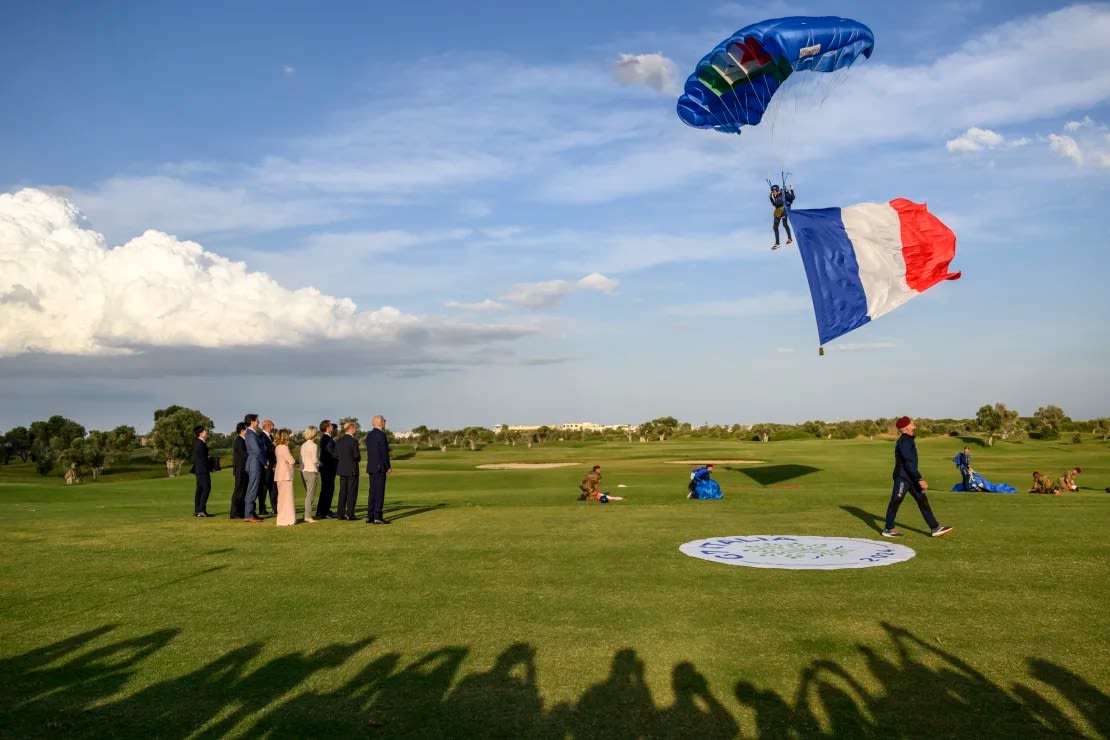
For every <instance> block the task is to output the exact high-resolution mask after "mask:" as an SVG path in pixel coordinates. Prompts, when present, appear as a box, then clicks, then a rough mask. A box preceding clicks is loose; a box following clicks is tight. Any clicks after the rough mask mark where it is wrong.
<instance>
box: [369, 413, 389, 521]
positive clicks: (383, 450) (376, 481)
mask: <svg viewBox="0 0 1110 740" xmlns="http://www.w3.org/2000/svg"><path fill="white" fill-rule="evenodd" d="M371 423H372V424H373V425H374V428H373V429H371V430H370V433H369V434H367V435H366V472H367V473H369V474H370V505H369V507H368V508H367V510H366V523H367V524H389V520H388V519H386V518H385V517H384V516H382V508H383V507H384V506H385V479H386V477H387V476H388V475H389V471H390V469H391V468H390V463H389V440H388V439H387V438H386V436H385V417H383V416H382V415H381V414H378V415H377V416H375V417H374V419H373V421H371Z"/></svg>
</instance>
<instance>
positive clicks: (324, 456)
mask: <svg viewBox="0 0 1110 740" xmlns="http://www.w3.org/2000/svg"><path fill="white" fill-rule="evenodd" d="M337 431H338V428H337V427H336V426H335V424H333V423H331V421H330V420H328V419H324V420H323V421H322V422H320V465H319V466H318V468H317V469H318V470H319V472H320V498H319V499H318V500H317V501H316V518H317V519H336V518H338V515H337V514H336V513H335V512H334V511H332V508H331V502H332V499H333V498H335V471H336V466H337V465H338V463H339V458H337V457H336V456H335V433H336V432H337Z"/></svg>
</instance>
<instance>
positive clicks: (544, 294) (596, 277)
mask: <svg viewBox="0 0 1110 740" xmlns="http://www.w3.org/2000/svg"><path fill="white" fill-rule="evenodd" d="M618 284H619V282H618V281H617V280H614V279H613V278H609V277H606V276H604V275H602V274H601V273H597V272H593V273H590V274H589V275H587V276H585V277H584V278H582V279H581V280H577V281H570V280H545V281H543V282H539V283H520V284H519V285H516V286H514V287H513V289H512V290H510V291H509V292H508V293H506V294H505V295H504V296H502V298H503V299H504V300H506V301H509V302H510V303H515V304H517V305H519V306H524V307H526V308H550V307H551V306H555V305H557V304H558V303H559V302H561V301H562V300H563V298H565V297H566V296H567V295H569V294H571V293H577V292H580V291H583V290H595V291H598V292H601V293H611V292H613V290H614V289H615V288H616V287H617V285H618Z"/></svg>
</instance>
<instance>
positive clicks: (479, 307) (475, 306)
mask: <svg viewBox="0 0 1110 740" xmlns="http://www.w3.org/2000/svg"><path fill="white" fill-rule="evenodd" d="M443 305H445V306H446V307H447V308H454V309H458V310H460V311H508V310H509V307H508V306H506V305H505V304H504V303H501V302H500V301H495V300H493V299H491V298H487V299H485V300H484V301H478V302H476V303H461V302H459V301H447V302H445V303H444V304H443Z"/></svg>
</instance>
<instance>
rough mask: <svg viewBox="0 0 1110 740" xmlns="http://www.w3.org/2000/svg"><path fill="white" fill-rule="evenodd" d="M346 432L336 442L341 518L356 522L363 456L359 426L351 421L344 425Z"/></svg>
mask: <svg viewBox="0 0 1110 740" xmlns="http://www.w3.org/2000/svg"><path fill="white" fill-rule="evenodd" d="M343 430H344V431H345V432H346V434H344V435H343V436H342V437H340V438H339V439H338V440H336V442H335V454H336V456H337V457H338V458H339V461H338V463H337V465H336V472H338V473H339V518H340V519H341V520H344V521H348V522H353V521H355V503H356V502H357V501H358V474H359V471H358V467H359V466H358V464H359V461H360V460H362V455H361V454H360V453H359V451H358V439H357V438H356V437H355V432H356V431H358V426H357V425H356V424H355V423H354V422H353V421H349V422H347V423H346V424H344V425H343Z"/></svg>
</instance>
